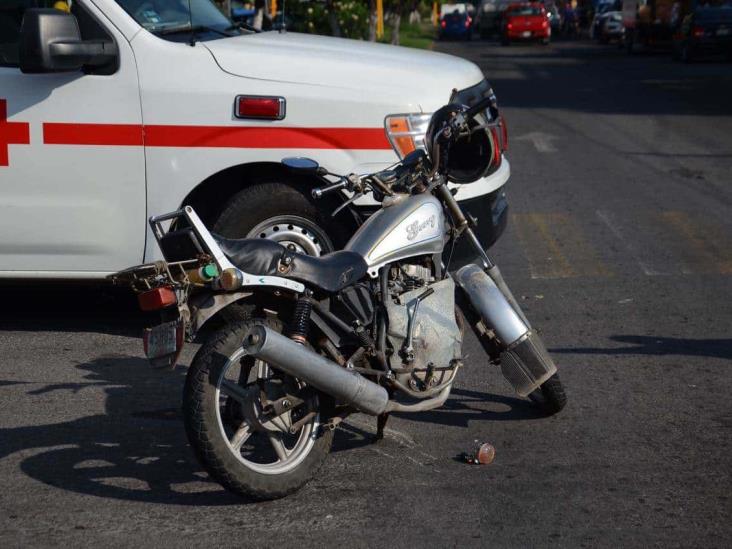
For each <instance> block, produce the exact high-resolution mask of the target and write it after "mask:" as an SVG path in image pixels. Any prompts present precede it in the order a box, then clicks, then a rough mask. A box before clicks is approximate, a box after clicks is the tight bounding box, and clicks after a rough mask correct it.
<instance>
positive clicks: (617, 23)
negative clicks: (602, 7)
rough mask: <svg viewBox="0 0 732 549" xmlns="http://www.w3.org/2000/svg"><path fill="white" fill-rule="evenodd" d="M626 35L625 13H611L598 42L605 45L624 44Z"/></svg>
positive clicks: (606, 19) (601, 29)
mask: <svg viewBox="0 0 732 549" xmlns="http://www.w3.org/2000/svg"><path fill="white" fill-rule="evenodd" d="M624 34H625V28H624V27H623V13H622V12H620V11H611V12H609V13H608V14H607V17H606V18H605V20H604V21H603V23H602V26H601V27H600V35H599V37H598V40H599V41H600V42H602V43H603V44H607V43H608V42H613V41H617V42H618V43H622V41H623V35H624ZM621 45H622V44H621Z"/></svg>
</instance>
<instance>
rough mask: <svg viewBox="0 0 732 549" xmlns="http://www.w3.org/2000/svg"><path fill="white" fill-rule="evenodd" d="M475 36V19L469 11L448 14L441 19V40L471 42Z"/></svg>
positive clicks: (439, 34)
mask: <svg viewBox="0 0 732 549" xmlns="http://www.w3.org/2000/svg"><path fill="white" fill-rule="evenodd" d="M472 34H473V18H472V17H470V15H469V14H468V12H467V11H462V12H461V11H459V10H455V11H453V12H452V13H446V14H445V15H443V16H442V18H441V19H440V30H439V33H438V38H439V39H440V40H445V39H450V38H451V39H453V40H470V38H471V36H472Z"/></svg>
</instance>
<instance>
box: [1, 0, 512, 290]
mask: <svg viewBox="0 0 732 549" xmlns="http://www.w3.org/2000/svg"><path fill="white" fill-rule="evenodd" d="M189 5H190V6H191V8H192V12H191V11H189ZM59 7H61V8H65V7H67V8H69V9H67V10H59V9H58V8H59ZM453 89H456V90H458V91H459V94H458V100H459V101H461V102H463V103H465V104H472V103H474V102H475V101H477V100H478V99H479V98H481V97H483V96H484V95H486V94H489V93H492V92H491V89H490V86H489V84H488V83H487V82H486V80H485V79H484V77H483V74H482V73H481V71H480V70H479V68H478V67H477V66H476V65H474V64H472V63H470V62H467V61H465V60H462V59H459V58H456V57H452V56H448V55H443V54H438V53H434V52H427V51H418V50H414V49H409V48H398V47H393V46H387V45H381V44H373V43H368V42H361V41H355V40H344V39H335V38H329V37H322V36H311V35H303V34H297V33H291V32H277V31H272V32H250V31H246V30H243V29H240V28H237V27H234V26H233V25H232V23H231V21H229V20H228V19H227V18H226V17H224V16H223V15H222V14H221V13H220V12H219V11H218V10H217V9H216V7H215V6H214V5H213V4H212V3H211V2H210V0H190V2H189V0H67V1H66V2H65V3H64V2H60V3H59V2H57V1H54V0H2V2H0V277H3V278H21V279H22V278H57V279H82V278H86V279H95V278H102V277H104V276H105V275H107V274H109V273H112V272H115V271H118V270H120V269H123V268H126V267H129V266H130V265H135V264H139V263H142V262H145V261H151V260H154V259H157V258H158V257H159V256H158V251H157V249H156V246H155V239H154V238H152V236H151V234H150V232H149V229H148V226H147V219H148V217H149V216H151V215H155V214H160V213H163V212H169V211H173V210H176V209H178V208H180V207H181V206H183V205H192V206H193V207H194V208H195V209H196V211H197V212H199V215H201V216H202V218H203V219H204V221H205V222H206V223H207V224H208V225H209V227H211V228H212V229H213V230H214V231H216V232H218V233H221V234H223V235H225V236H229V237H245V236H255V237H262V238H272V239H275V240H277V241H279V242H281V243H283V244H286V245H289V246H290V247H293V248H295V249H297V250H298V251H302V252H306V253H309V254H322V253H326V252H328V251H330V250H332V249H335V248H337V247H339V246H342V245H343V244H344V242H345V241H346V240H347V239H348V237H349V236H350V234H352V232H353V231H354V230H355V228H356V226H357V225H358V223H359V222H360V220H362V219H363V218H364V216H367V215H369V213H370V212H372V211H373V209H374V205H373V204H372V203H369V202H368V201H365V202H357V203H356V207H354V208H352V209H350V210H344V213H341V214H339V216H337V217H336V218H331V217H330V212H331V211H332V210H333V209H334V208H333V206H334V205H333V203H332V202H327V201H323V202H319V201H314V200H313V199H312V198H311V197H310V188H311V187H313V186H316V185H319V182H317V181H310V180H308V179H303V178H296V177H293V174H292V173H289V172H287V171H286V170H285V169H284V168H283V166H282V165H281V164H280V161H281V159H282V158H284V157H288V156H307V157H311V158H313V159H315V160H317V161H318V162H319V163H320V164H321V165H322V166H325V167H327V168H328V169H329V170H331V171H333V172H338V173H349V172H357V173H364V172H373V171H376V170H378V169H382V168H385V167H387V166H389V165H390V164H392V163H394V162H396V161H397V160H398V159H399V158H400V157H402V156H403V155H404V154H406V153H408V152H410V151H411V150H413V149H414V148H415V147H420V146H422V137H423V135H424V133H425V131H426V125H427V122H428V121H429V115H430V113H431V112H433V111H434V110H435V109H437V108H438V107H440V106H441V105H443V104H445V103H446V102H447V101H448V99H449V97H450V95H451V92H452V90H453ZM508 177H509V164H508V162H507V161H505V159H504V160H503V161H502V162H501V163H500V165H499V166H497V167H495V168H494V170H493V172H492V173H490V174H489V175H488V176H487V177H484V178H482V179H480V180H479V181H477V182H475V183H472V184H470V185H462V186H456V188H457V198H458V199H459V200H460V201H462V203H463V205H464V206H465V208H466V209H467V210H468V211H469V212H472V214H473V215H474V216H475V217H476V218H478V219H479V221H480V223H479V229H480V232H481V233H482V234H481V237H482V238H483V239H484V241H485V242H489V243H490V242H493V241H494V240H495V238H497V237H498V235H499V234H500V232H501V231H502V230H503V227H504V225H505V219H506V200H505V195H504V193H503V187H504V184H505V183H506V182H507V180H508ZM334 199H336V198H333V197H331V199H330V200H334ZM344 199H345V197H339V198H337V200H344Z"/></svg>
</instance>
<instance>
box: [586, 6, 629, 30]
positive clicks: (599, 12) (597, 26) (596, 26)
mask: <svg viewBox="0 0 732 549" xmlns="http://www.w3.org/2000/svg"><path fill="white" fill-rule="evenodd" d="M622 9H623V3H622V1H621V0H604V1H601V2H598V4H597V9H596V10H595V14H594V16H593V17H592V22H591V23H590V38H591V39H594V40H600V37H601V35H602V33H601V29H602V26H603V25H604V24H605V21H607V19H608V17H610V14H611V13H614V12H619V11H621V10H622ZM621 21H622V17H621Z"/></svg>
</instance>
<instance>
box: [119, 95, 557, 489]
mask: <svg viewBox="0 0 732 549" xmlns="http://www.w3.org/2000/svg"><path fill="white" fill-rule="evenodd" d="M451 100H452V98H451ZM505 139H507V137H506V135H505V125H504V123H503V120H502V117H501V116H500V115H499V114H498V109H497V107H496V104H495V98H494V96H493V95H492V94H489V95H488V96H487V97H485V98H483V99H482V100H480V101H478V102H477V104H475V105H473V106H471V107H468V106H465V105H460V104H456V103H453V102H450V103H449V104H448V105H446V106H445V107H443V108H441V109H439V110H438V111H437V112H436V113H435V114H434V115H433V117H432V120H431V122H430V125H429V129H428V132H427V137H426V139H425V145H426V151H424V150H417V151H414V152H412V153H410V154H409V155H407V156H406V157H405V158H404V159H403V160H402V161H401V162H399V163H398V164H396V165H395V166H393V167H392V168H391V169H388V170H383V171H380V172H377V173H372V174H368V175H357V174H349V175H345V176H343V175H337V174H333V173H331V172H329V171H328V170H327V169H325V168H323V167H321V166H319V165H318V164H317V163H316V162H315V161H313V160H310V159H306V158H290V159H284V160H283V161H282V162H283V164H284V165H285V166H287V168H288V169H290V170H293V171H294V172H297V173H300V174H308V175H311V176H314V177H317V178H319V179H320V180H322V181H323V182H324V186H323V187H319V188H315V189H313V190H312V195H313V197H314V198H316V199H317V198H321V197H323V196H325V195H328V194H330V193H335V192H340V191H342V190H344V191H348V193H349V194H350V196H351V197H352V198H351V199H350V200H349V201H348V202H350V201H353V200H355V199H356V198H358V197H360V196H363V195H364V194H366V193H372V194H373V196H374V198H375V199H376V200H377V202H380V203H381V208H380V209H379V210H378V211H377V212H376V213H374V214H373V215H371V216H370V217H369V218H368V219H367V220H366V221H365V222H364V223H363V224H362V225H361V226H360V228H359V229H358V230H357V231H356V233H355V234H354V235H353V236H352V238H351V239H350V241H349V242H348V244H347V245H346V246H345V248H344V249H343V250H340V251H336V252H333V253H330V254H327V255H325V256H322V257H311V256H307V255H303V254H299V253H296V252H295V251H294V250H291V249H288V248H286V247H283V246H281V245H280V244H278V243H276V242H273V241H270V240H265V239H242V240H230V239H226V238H223V237H221V236H218V235H215V234H212V233H211V232H209V231H208V229H207V228H206V227H205V225H204V224H203V222H202V221H201V219H200V218H199V217H198V215H197V214H196V212H195V211H194V210H193V208H191V207H189V206H186V207H184V208H183V209H182V210H179V211H175V212H171V213H168V214H164V215H160V216H157V217H152V218H151V219H150V226H151V228H152V230H153V234H154V235H155V238H156V239H157V241H158V244H159V246H160V248H161V251H162V253H163V256H164V257H165V261H158V262H155V263H150V264H146V265H141V266H137V267H133V268H131V269H127V270H125V271H122V272H120V273H116V274H115V275H113V276H112V279H113V281H114V282H115V283H118V284H128V285H130V286H131V287H132V288H133V289H134V290H135V291H136V292H137V293H138V299H139V303H140V306H141V308H142V309H143V310H146V311H159V312H160V313H161V317H160V322H159V323H158V324H157V325H156V326H154V327H152V328H149V329H147V330H145V334H144V338H143V339H144V346H145V352H146V355H147V356H148V357H149V359H150V360H151V362H152V363H153V365H157V366H170V365H175V362H176V360H177V357H178V354H179V353H180V351H181V348H182V346H183V343H184V340H193V338H194V337H195V336H196V334H198V333H199V331H200V329H201V327H202V326H203V325H204V324H205V323H206V322H207V321H209V320H210V319H211V318H213V317H214V316H216V317H218V318H219V319H221V322H222V324H223V326H222V327H221V328H220V329H218V330H216V331H214V332H213V333H211V334H210V335H208V336H206V338H205V341H204V342H203V344H202V346H201V348H200V350H199V351H198V353H197V354H196V356H195V358H194V359H193V361H192V363H191V366H190V368H189V369H188V373H187V377H186V382H185V388H184V394H183V415H184V421H185V428H186V432H187V435H188V439H189V441H190V444H191V446H192V448H193V450H194V452H195V453H196V455H197V457H198V459H199V461H200V463H201V464H202V465H203V467H204V468H205V469H206V471H207V472H208V473H209V474H210V476H211V477H212V478H213V479H215V480H216V481H218V482H219V483H221V484H222V485H223V486H224V487H225V488H227V489H228V490H230V491H232V492H235V493H237V494H240V495H244V496H247V497H250V498H254V499H274V498H279V497H283V496H286V495H288V494H291V493H293V492H295V491H296V490H298V489H299V488H301V487H302V486H303V485H305V484H306V483H307V482H308V481H309V480H310V479H312V478H313V477H314V475H315V474H316V472H317V471H318V469H319V468H320V466H321V465H322V464H323V462H324V460H325V458H326V456H327V455H328V453H329V450H330V448H331V443H332V440H333V433H334V429H335V428H336V427H337V425H338V424H339V423H340V422H341V421H343V420H344V419H345V418H346V417H348V415H349V414H352V413H354V412H362V413H365V414H368V415H371V416H375V417H376V418H377V433H376V437H377V438H380V437H382V436H383V433H384V427H385V425H386V422H387V419H388V417H389V414H391V413H393V412H413V413H417V412H422V411H426V410H431V409H434V408H438V407H440V406H442V405H443V404H444V403H445V401H446V400H447V399H448V397H449V395H450V391H451V388H452V386H453V384H454V383H455V379H456V376H457V374H458V372H459V370H460V368H462V367H463V359H464V356H463V352H462V349H463V335H464V330H465V327H466V326H470V328H471V329H472V330H473V331H474V332H475V334H476V335H477V337H478V339H479V341H480V342H481V344H482V347H483V349H484V350H485V353H486V358H485V360H486V361H487V362H488V363H490V364H493V365H498V366H500V368H501V371H502V373H503V375H504V376H505V377H506V379H507V380H508V381H509V382H510V383H511V385H512V386H513V387H514V389H515V390H516V392H517V393H518V395H520V396H522V397H528V398H529V399H531V400H532V401H533V402H535V403H536V405H537V406H539V407H540V408H541V409H543V410H544V412H545V413H547V414H553V413H557V412H559V411H560V410H561V409H562V408H563V407H564V405H565V403H566V397H565V393H564V389H563V387H562V384H561V381H560V380H559V377H558V375H557V368H556V365H555V364H554V362H553V361H552V358H551V357H550V356H549V353H548V352H547V350H546V348H545V347H544V345H543V343H542V341H541V339H540V337H539V336H538V334H537V333H536V331H535V330H534V329H532V327H531V325H530V324H529V322H528V320H527V319H526V316H525V315H524V313H523V312H522V310H521V308H520V307H519V305H518V303H517V302H516V300H515V298H514V297H513V295H512V294H511V291H510V290H509V288H508V286H507V285H506V283H505V281H504V279H503V277H502V275H501V272H500V270H499V269H498V267H497V266H496V265H495V264H494V263H493V262H492V261H491V259H490V258H489V257H488V255H487V254H486V252H485V250H484V248H483V246H482V245H481V243H480V241H479V239H478V238H477V236H476V234H475V231H474V230H473V229H474V228H475V226H476V223H477V221H476V220H474V219H468V218H467V217H466V216H465V214H464V213H463V211H462V210H461V208H460V205H459V204H458V202H457V201H456V200H455V197H454V196H453V193H452V192H451V191H450V189H449V188H448V186H447V183H448V181H456V180H461V178H462V180H464V179H465V178H468V179H470V178H471V177H472V178H473V180H475V179H478V178H479V177H480V176H481V175H482V173H484V172H485V171H486V170H488V169H490V167H491V166H494V167H495V164H496V163H497V162H500V159H501V150H502V149H503V148H504V147H503V146H502V145H503V141H504V140H505ZM348 202H347V203H348ZM344 205H345V204H344ZM341 207H343V206H340V207H339V209H340V208H341ZM458 239H467V241H468V242H470V243H471V244H472V247H473V248H474V250H475V253H476V258H477V259H476V261H475V262H474V263H469V264H467V265H465V266H463V267H461V268H459V269H457V270H455V271H454V272H451V270H450V264H449V263H450V259H449V257H450V256H449V255H448V254H447V253H443V252H449V249H450V248H449V247H450V246H454V243H455V242H456V241H457V240H458ZM222 311H236V314H228V315H222V314H220V313H221V312H222Z"/></svg>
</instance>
